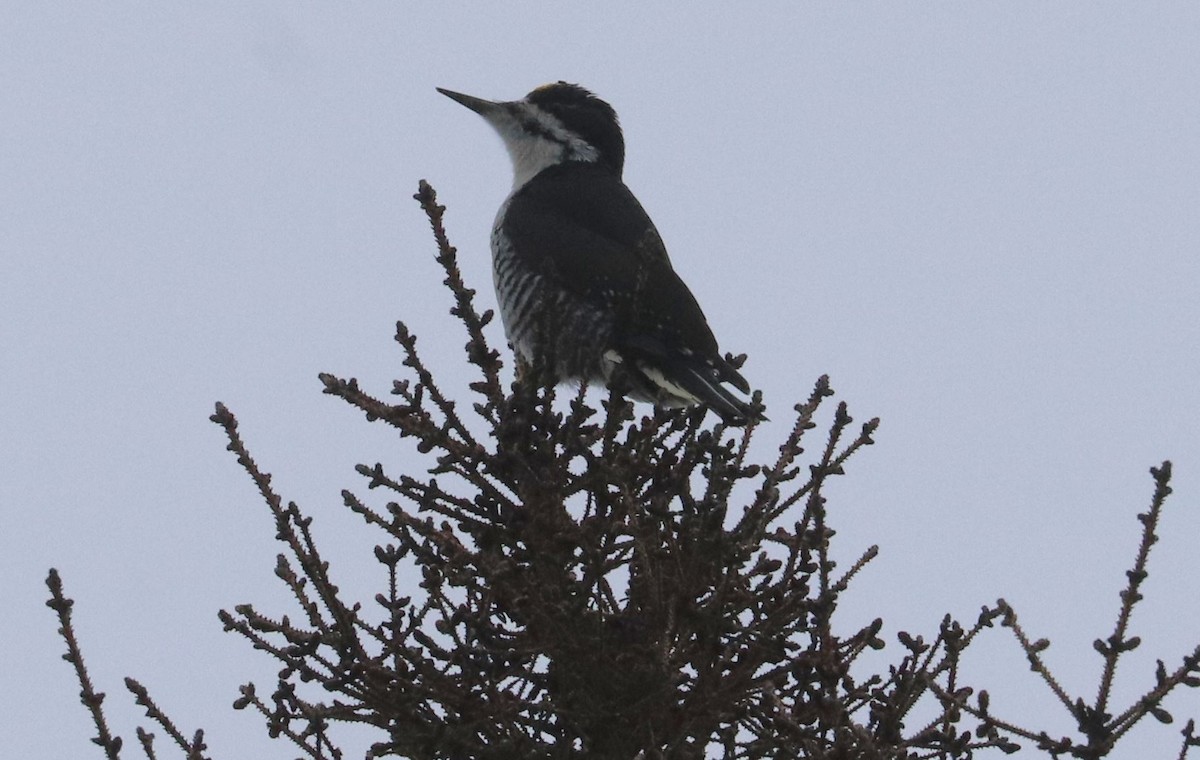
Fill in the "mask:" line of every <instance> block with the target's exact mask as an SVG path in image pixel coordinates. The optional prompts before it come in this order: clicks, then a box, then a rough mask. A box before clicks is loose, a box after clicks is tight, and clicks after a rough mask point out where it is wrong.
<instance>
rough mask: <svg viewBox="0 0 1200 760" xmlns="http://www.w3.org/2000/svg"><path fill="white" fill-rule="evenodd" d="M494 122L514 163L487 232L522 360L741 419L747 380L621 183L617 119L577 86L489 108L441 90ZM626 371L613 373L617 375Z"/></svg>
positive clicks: (547, 88) (561, 375) (559, 374)
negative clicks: (617, 380)
mask: <svg viewBox="0 0 1200 760" xmlns="http://www.w3.org/2000/svg"><path fill="white" fill-rule="evenodd" d="M438 92H440V93H442V94H443V95H445V96H446V97H448V98H450V99H451V100H454V101H456V102H458V103H461V104H462V105H464V106H466V107H467V108H469V109H471V110H472V111H474V112H475V113H477V114H479V115H480V116H482V117H483V118H484V120H485V121H487V123H488V124H490V125H491V126H492V127H493V128H494V129H495V130H496V131H497V132H498V133H499V134H500V137H501V138H502V139H503V140H504V145H505V147H506V148H507V149H508V154H509V157H510V158H511V159H512V165H513V184H512V192H510V193H509V195H508V197H507V198H506V199H505V201H504V202H503V203H502V204H501V206H500V210H499V211H498V212H497V214H496V220H495V223H494V224H493V225H492V235H491V247H492V273H493V278H494V281H495V286H496V296H497V301H498V302H499V306H500V318H501V321H502V322H503V323H504V331H505V334H506V335H507V337H508V340H509V343H511V344H512V347H513V350H514V351H515V353H516V354H517V358H518V361H519V362H522V363H525V364H526V365H532V366H538V365H537V362H539V361H544V362H547V363H550V364H552V367H551V369H552V371H553V373H554V375H553V376H554V378H555V379H556V380H557V381H559V382H571V381H578V382H598V383H603V384H608V383H609V381H610V380H612V378H613V375H614V373H617V372H621V373H622V374H623V376H624V382H625V383H626V384H628V385H630V386H631V388H630V395H631V396H632V397H633V398H635V399H637V400H639V401H651V402H654V403H657V404H660V405H663V406H667V407H681V406H689V405H692V404H704V405H706V406H708V407H709V408H711V409H713V410H714V411H716V412H717V413H718V414H719V415H720V416H721V417H722V419H724V420H725V421H727V422H744V421H747V420H748V419H749V418H750V417H752V416H754V415H752V413H751V411H750V406H749V404H747V403H746V401H744V400H743V399H741V398H739V397H738V396H737V395H735V394H734V393H733V392H732V391H731V390H730V389H729V388H727V387H726V386H725V384H729V385H732V386H734V387H735V388H737V389H739V390H741V391H742V392H743V393H749V392H750V384H749V383H747V382H746V379H745V378H744V377H742V375H741V374H740V373H739V372H738V371H737V369H736V368H734V367H733V366H732V365H731V364H730V363H729V362H728V361H726V360H725V359H724V358H723V357H722V356H721V353H720V351H719V350H718V349H717V341H716V338H714V337H713V333H712V330H711V329H710V328H709V326H708V321H707V320H706V319H705V318H704V313H703V312H702V311H701V310H700V305H699V304H698V303H696V299H695V297H694V296H693V295H692V293H691V291H690V290H688V287H687V285H685V284H684V283H683V280H681V279H680V278H679V276H678V275H677V274H676V273H675V270H674V269H673V268H672V267H671V261H670V259H669V258H668V256H667V249H666V246H664V245H663V241H662V238H661V237H659V234H658V230H656V229H655V228H654V223H653V222H652V221H650V217H649V216H648V215H647V214H646V212H645V210H644V209H643V208H642V205H641V204H640V203H639V202H638V200H637V198H635V197H634V195H633V193H632V192H630V190H629V188H628V187H626V186H625V183H624V182H623V181H622V179H621V174H622V171H623V169H624V164H625V138H624V136H623V135H622V132H621V125H620V123H619V122H618V121H617V114H616V112H615V111H614V110H613V108H612V106H610V105H609V104H608V103H606V102H605V101H603V100H601V99H600V98H598V97H596V96H595V95H594V94H592V93H591V92H590V91H588V90H586V89H584V88H583V87H580V86H579V85H576V84H568V83H566V82H557V83H554V84H548V85H544V86H542V87H538V88H537V89H535V90H533V91H532V92H530V93H529V94H528V95H526V96H525V97H524V98H522V99H521V100H514V101H491V100H483V99H481V98H476V97H472V96H470V95H463V94H462V93H458V92H452V91H450V90H445V89H442V88H440V87H439V88H438ZM618 368H620V369H618Z"/></svg>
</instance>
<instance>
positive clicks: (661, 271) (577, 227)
mask: <svg viewBox="0 0 1200 760" xmlns="http://www.w3.org/2000/svg"><path fill="white" fill-rule="evenodd" d="M502 227H503V229H502V232H503V234H504V235H505V236H506V237H507V238H508V240H509V242H510V243H511V244H512V249H513V250H514V251H517V252H519V255H520V256H521V257H522V259H523V260H522V261H521V265H522V267H528V268H529V269H530V270H532V271H534V272H536V273H538V274H539V275H540V276H542V277H544V278H545V280H546V282H547V283H553V284H554V285H555V286H557V287H559V288H561V289H562V290H563V291H565V292H566V293H569V294H570V295H571V296H572V297H574V298H576V299H579V300H581V301H583V302H586V303H589V304H593V305H594V306H595V307H596V308H597V309H598V310H601V311H603V312H606V313H609V314H611V315H612V320H613V322H612V335H613V342H614V344H615V346H614V347H615V348H617V349H618V350H623V351H633V352H635V353H636V352H649V353H651V354H653V353H658V352H666V351H668V350H669V348H668V347H671V349H670V350H674V349H678V348H685V349H687V350H689V351H691V352H694V353H695V354H697V355H700V356H703V357H705V358H708V357H716V356H717V342H716V339H715V338H714V337H713V333H712V330H711V329H709V326H708V322H707V320H706V319H705V317H704V313H703V312H702V311H701V310H700V306H699V304H698V303H697V302H696V299H695V297H693V296H692V293H691V291H690V290H688V287H687V285H685V284H684V283H683V281H682V280H681V279H680V278H679V276H678V275H676V274H675V271H674V269H672V267H671V262H670V259H669V258H668V256H667V251H666V247H665V246H664V245H663V242H662V238H661V237H659V234H658V231H657V230H656V229H655V228H654V223H653V222H652V221H651V220H650V217H649V215H647V214H646V212H645V210H644V209H643V208H642V206H641V204H640V203H639V202H638V200H637V198H635V197H634V195H633V193H632V192H630V190H629V188H628V187H626V186H625V184H624V183H623V182H622V181H621V180H620V178H619V177H617V176H616V175H615V174H614V173H613V172H612V171H611V170H610V169H608V168H607V167H605V166H603V165H600V164H594V163H587V162H568V163H564V164H559V165H557V166H552V167H550V168H548V169H546V170H544V171H542V172H541V173H539V174H538V175H537V176H536V177H534V178H533V179H532V180H530V181H529V182H527V183H526V184H525V185H524V186H522V187H521V188H520V189H519V190H517V191H516V192H515V193H514V194H513V196H512V198H511V199H510V200H509V203H508V207H507V209H506V211H505V215H504V219H503V221H502ZM722 363H723V362H722Z"/></svg>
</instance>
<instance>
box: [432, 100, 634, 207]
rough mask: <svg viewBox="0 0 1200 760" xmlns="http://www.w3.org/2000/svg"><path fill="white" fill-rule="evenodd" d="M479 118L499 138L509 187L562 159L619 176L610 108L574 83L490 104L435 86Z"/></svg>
mask: <svg viewBox="0 0 1200 760" xmlns="http://www.w3.org/2000/svg"><path fill="white" fill-rule="evenodd" d="M438 92H440V93H442V94H443V95H445V96H446V97H448V98H450V99H451V100H454V101H457V102H459V103H461V104H462V105H464V106H466V107H467V108H470V109H471V110H472V111H474V112H475V113H477V114H479V115H480V116H482V117H483V118H484V119H485V120H486V121H487V123H488V124H491V125H492V127H493V128H494V129H495V130H496V131H497V132H498V133H499V134H500V137H501V138H502V139H503V140H504V146H505V147H506V148H508V154H509V156H510V157H511V158H512V163H513V187H514V188H518V187H520V186H521V185H524V184H525V183H526V182H528V181H529V180H531V179H533V177H534V176H535V175H537V173H538V172H540V171H542V170H543V169H545V168H547V167H550V166H554V165H556V164H561V163H564V162H566V161H589V162H595V163H599V164H602V165H604V166H606V167H608V168H609V169H611V170H612V171H613V172H614V173H615V174H616V175H617V176H618V177H620V176H621V171H622V169H623V168H624V165H625V138H624V137H623V136H622V134H621V125H620V123H619V122H618V121H617V113H616V111H614V110H613V108H612V106H610V105H609V104H608V103H606V102H604V101H603V100H601V99H600V98H598V97H596V96H595V95H593V94H592V93H591V92H589V91H588V90H586V89H584V88H583V87H580V86H579V85H577V84H568V83H566V82H555V83H554V84H547V85H543V86H541V87H538V88H537V89H536V90H534V91H533V92H531V93H529V94H528V95H526V96H525V97H524V98H522V99H520V100H511V101H492V100H483V99H482V98H476V97H472V96H470V95H463V94H462V93H459V92H452V91H450V90H444V89H442V88H441V87H439V88H438Z"/></svg>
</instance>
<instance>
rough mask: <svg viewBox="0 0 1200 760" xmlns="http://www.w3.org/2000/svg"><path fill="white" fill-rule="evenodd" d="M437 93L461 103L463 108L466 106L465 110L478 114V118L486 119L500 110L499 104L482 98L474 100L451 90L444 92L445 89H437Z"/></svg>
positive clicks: (474, 98)
mask: <svg viewBox="0 0 1200 760" xmlns="http://www.w3.org/2000/svg"><path fill="white" fill-rule="evenodd" d="M437 91H438V92H440V93H442V94H443V95H445V96H446V97H448V98H450V99H451V100H453V101H454V102H456V103H461V104H463V105H464V106H466V107H467V108H470V109H471V110H472V111H474V112H475V113H477V114H479V115H480V116H484V117H486V116H487V115H488V114H492V113H495V112H496V111H497V110H498V109H499V108H500V104H499V103H496V102H493V101H491V100H484V99H483V98H476V97H472V96H470V95H463V94H462V93H461V92H454V91H453V90H445V89H442V88H441V87H439V88H437Z"/></svg>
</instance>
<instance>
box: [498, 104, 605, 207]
mask: <svg viewBox="0 0 1200 760" xmlns="http://www.w3.org/2000/svg"><path fill="white" fill-rule="evenodd" d="M486 118H487V120H488V122H490V123H491V125H492V127H494V128H495V130H496V131H497V132H499V133H500V137H501V139H503V140H504V147H505V148H507V149H508V155H509V157H510V158H511V159H512V164H513V190H516V189H517V188H519V187H521V186H522V185H524V184H525V183H526V182H528V181H529V180H531V179H533V178H534V176H536V175H537V173H538V172H540V171H542V170H543V169H545V168H546V167H549V166H553V165H555V164H558V163H562V162H563V161H596V160H597V159H599V157H600V154H599V151H597V150H596V149H595V148H594V147H592V146H591V145H589V144H588V143H586V142H584V141H583V140H581V139H579V138H578V137H576V136H574V135H572V134H570V133H569V132H567V130H566V129H565V128H564V127H563V125H562V122H560V121H559V120H558V119H556V118H554V117H553V116H551V115H550V114H548V113H546V112H545V111H543V110H542V109H540V108H538V107H537V106H535V105H532V104H529V103H524V102H521V103H516V104H512V105H509V106H508V107H507V108H504V109H503V110H497V111H495V112H493V113H492V114H489V115H488V116H487V117H486ZM531 127H532V128H531Z"/></svg>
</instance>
